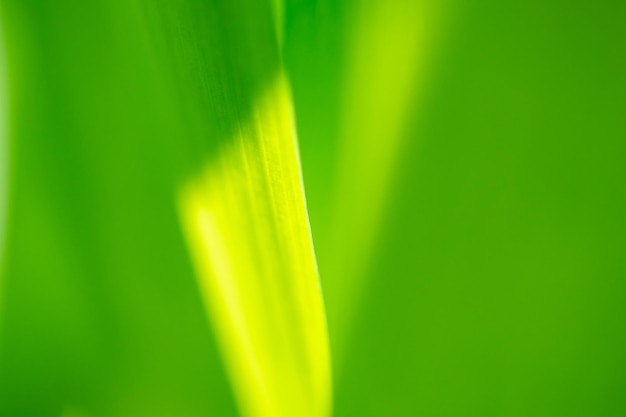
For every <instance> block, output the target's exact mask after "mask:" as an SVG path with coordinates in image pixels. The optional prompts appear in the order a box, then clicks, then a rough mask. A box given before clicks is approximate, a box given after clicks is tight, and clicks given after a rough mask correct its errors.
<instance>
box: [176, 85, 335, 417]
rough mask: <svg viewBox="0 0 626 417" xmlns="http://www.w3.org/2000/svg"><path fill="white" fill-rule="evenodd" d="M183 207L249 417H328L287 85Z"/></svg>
mask: <svg viewBox="0 0 626 417" xmlns="http://www.w3.org/2000/svg"><path fill="white" fill-rule="evenodd" d="M180 205H181V215H182V217H183V221H184V222H185V224H186V230H187V236H188V241H189V244H190V248H191V250H192V252H193V254H194V255H195V263H196V268H197V271H198V272H197V273H198V279H199V283H200V287H201V289H202V292H203V295H204V298H205V304H206V306H207V309H208V311H209V313H210V315H211V318H212V319H213V323H214V327H215V328H216V329H217V331H218V334H219V336H220V342H221V346H222V354H223V355H224V356H225V358H226V362H227V365H228V369H229V373H230V377H231V381H232V383H233V385H234V387H235V390H236V394H237V397H238V399H239V403H240V408H241V410H242V413H243V415H245V416H249V417H288V416H303V417H305V416H311V417H325V416H327V415H329V404H330V388H331V384H330V358H329V352H328V339H327V331H326V323H325V316H324V308H323V303H322V298H321V292H320V288H319V281H318V275H317V266H316V263H315V257H314V253H313V247H312V243H311V236H310V229H309V224H308V219H307V215H306V208H305V201H304V190H303V187H302V181H301V175H300V166H299V156H298V152H297V144H296V138H295V130H294V120H293V112H292V109H291V99H290V96H289V93H288V91H287V88H286V83H285V80H284V79H283V78H282V77H280V76H279V77H278V79H277V80H276V81H275V83H274V84H273V85H271V86H270V87H269V89H268V91H267V92H265V93H264V94H263V95H262V96H261V97H260V98H259V100H258V101H257V103H256V104H255V106H254V107H253V112H252V116H251V120H249V121H244V122H242V125H241V126H240V127H239V128H238V129H237V131H236V132H235V135H234V137H233V138H232V141H231V142H230V143H228V144H227V145H226V146H225V147H224V148H223V149H222V151H221V153H220V155H219V156H218V157H217V158H216V159H215V160H210V161H208V163H207V168H206V170H205V171H204V172H202V173H201V174H200V175H199V176H198V177H197V178H195V179H193V180H192V182H191V183H190V184H189V185H188V187H187V188H185V189H184V190H183V193H182V196H181V202H180Z"/></svg>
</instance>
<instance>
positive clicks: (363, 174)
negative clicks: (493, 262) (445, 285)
mask: <svg viewBox="0 0 626 417" xmlns="http://www.w3.org/2000/svg"><path fill="white" fill-rule="evenodd" d="M357 4H358V7H357V10H358V11H357V13H356V14H355V17H354V20H353V24H352V25H351V29H350V30H349V34H348V36H347V40H346V42H347V45H346V50H347V51H349V52H348V54H347V65H346V69H345V73H344V76H343V80H344V87H343V92H342V100H341V102H342V105H341V109H340V110H341V114H342V117H341V120H342V122H341V125H340V126H339V139H340V146H339V155H338V164H337V172H336V175H337V185H336V187H335V194H334V196H333V207H334V208H333V212H332V214H331V224H332V227H331V236H330V239H331V242H330V246H329V250H327V252H326V254H327V257H328V258H330V262H329V265H330V269H329V270H328V275H327V276H325V277H324V278H325V280H324V283H325V285H327V286H328V292H327V294H328V296H329V297H333V298H332V300H329V304H332V306H333V307H335V311H332V312H331V313H334V314H332V315H331V319H332V326H333V329H332V330H333V337H335V342H334V346H335V347H339V350H340V351H341V350H343V349H342V348H341V346H342V345H343V339H344V338H345V337H346V332H349V327H350V325H349V323H350V321H351V317H352V315H353V314H354V312H353V310H354V308H355V306H356V305H357V304H358V299H359V294H360V292H361V287H362V285H363V283H362V281H363V278H364V275H365V274H366V272H367V270H368V268H369V266H370V265H369V262H368V259H369V258H370V256H371V251H372V246H373V245H374V243H375V241H376V236H377V232H378V224H379V222H380V217H381V216H382V215H383V214H384V207H385V205H386V203H385V202H386V200H387V197H388V194H389V190H390V188H391V186H392V179H393V176H394V169H395V168H396V167H397V165H398V164H397V161H398V155H399V153H400V152H401V151H402V148H403V142H404V140H405V138H406V137H407V129H408V127H409V124H410V123H411V122H412V121H411V120H409V112H411V111H412V110H413V108H414V106H416V105H418V104H419V100H420V97H421V96H422V94H423V90H424V84H425V81H426V80H427V72H428V70H429V66H430V65H431V64H432V56H431V55H432V52H433V48H434V46H435V44H436V41H437V36H438V34H439V31H440V21H441V18H442V16H443V12H444V3H442V2H433V1H431V0H417V1H413V0H409V1H407V0H392V1H387V0H377V1H373V2H365V1H361V2H358V3H357ZM336 353H338V354H339V355H341V352H336Z"/></svg>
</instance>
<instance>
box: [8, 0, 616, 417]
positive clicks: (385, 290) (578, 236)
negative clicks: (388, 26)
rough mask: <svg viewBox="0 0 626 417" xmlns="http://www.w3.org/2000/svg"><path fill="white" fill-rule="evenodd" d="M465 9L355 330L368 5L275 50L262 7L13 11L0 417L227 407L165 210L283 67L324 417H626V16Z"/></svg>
mask: <svg viewBox="0 0 626 417" xmlns="http://www.w3.org/2000/svg"><path fill="white" fill-rule="evenodd" d="M451 3H452V4H453V6H451V7H450V8H451V10H452V11H451V12H450V14H449V15H448V17H447V19H448V20H447V23H446V25H445V29H444V30H442V32H443V35H442V36H441V40H440V41H439V42H438V44H437V47H436V52H435V53H433V54H432V56H430V59H431V60H432V62H430V63H429V64H430V67H431V68H432V69H431V71H429V73H428V79H427V82H426V84H425V85H426V87H427V88H426V89H425V90H424V91H422V92H421V94H420V97H419V100H417V98H416V101H415V103H412V107H411V109H410V110H409V113H408V114H409V116H410V117H409V118H408V125H407V126H406V129H405V130H404V132H405V133H404V135H405V136H406V137H405V138H404V140H403V145H402V149H401V151H400V152H399V154H398V157H397V159H396V161H395V165H394V174H393V177H392V181H391V182H390V184H389V190H388V192H387V201H386V202H385V206H384V210H383V214H382V216H381V218H380V220H379V225H378V228H377V234H376V239H375V242H374V244H373V247H372V249H371V251H370V253H368V254H367V257H366V258H367V262H366V265H364V269H363V270H364V271H366V272H365V274H364V276H363V277H361V279H362V281H363V286H362V292H361V294H360V296H359V297H358V301H357V302H356V304H355V306H354V311H355V312H354V314H353V316H352V317H353V319H352V320H351V321H350V325H349V327H347V328H345V329H344V328H339V327H337V326H335V323H337V321H338V320H339V319H338V317H339V315H340V314H341V311H342V310H341V309H342V306H341V300H342V294H341V293H333V292H332V291H334V290H333V288H337V287H335V286H333V283H329V280H330V279H331V278H332V279H340V278H338V277H336V276H333V275H332V274H331V273H330V272H329V273H326V272H325V271H332V269H333V268H334V267H335V265H333V262H337V259H341V254H338V255H337V254H332V255H333V256H331V254H329V251H330V250H331V249H329V248H334V246H332V242H331V241H330V237H329V236H330V235H331V231H330V228H331V227H332V223H331V221H330V219H329V218H330V214H329V213H330V212H331V211H332V209H333V204H334V201H333V200H332V195H333V194H332V192H330V191H331V190H333V187H335V186H336V180H337V172H338V171H339V168H338V164H339V163H341V161H342V160H341V159H340V158H339V156H338V154H339V149H340V147H341V140H342V138H341V137H340V129H339V125H340V122H341V121H340V117H341V109H340V107H341V105H340V102H341V94H342V91H343V90H342V88H343V86H344V84H345V79H344V78H343V77H344V74H345V72H344V69H345V67H346V65H347V63H346V60H347V58H346V57H347V56H349V46H350V44H349V42H348V40H347V39H348V35H347V33H348V32H349V28H350V25H351V24H352V23H351V22H353V20H354V19H355V16H357V15H358V10H359V8H360V7H368V3H367V2H363V3H361V2H357V1H348V0H345V1H335V2H332V1H321V0H320V1H308V0H307V1H305V0H291V1H289V0H287V1H285V4H284V10H285V16H284V28H283V29H284V33H283V36H282V40H283V44H282V47H281V46H279V43H278V42H277V40H276V36H275V33H274V24H273V22H272V16H273V14H272V13H273V12H272V9H271V7H272V5H270V4H269V3H268V4H266V3H265V2H262V1H260V0H246V1H240V2H232V1H228V0H223V1H221V0H184V1H175V0H158V1H147V0H146V1H141V0H92V1H89V2H86V1H78V0H76V1H70V0H66V1H58V0H57V1H53V0H2V1H1V2H0V4H1V8H0V17H1V18H2V30H3V39H4V54H5V67H6V69H5V71H4V72H5V74H6V80H5V82H4V85H5V91H4V92H3V94H4V96H5V101H6V102H7V108H8V110H7V111H8V113H7V116H6V117H5V119H6V126H4V127H3V128H4V130H5V134H6V136H7V141H6V143H5V144H4V146H5V151H6V152H8V165H7V164H5V166H3V167H2V168H3V171H4V173H5V174H8V194H7V198H5V199H2V200H0V201H3V202H4V203H3V204H8V205H7V207H6V209H7V211H8V215H7V219H8V220H7V223H6V236H5V247H4V253H3V254H2V258H1V261H2V278H1V291H0V299H1V304H0V306H1V308H2V310H1V312H0V415H1V416H7V417H9V416H11V417H12V416H62V415H65V416H72V415H78V416H80V415H85V416H94V417H99V416H143V415H145V416H212V415H215V416H230V415H233V416H234V415H237V412H236V408H235V403H234V400H233V396H232V393H231V391H230V387H229V385H228V382H227V380H226V377H225V374H224V370H223V368H222V363H221V359H220V357H219V352H218V351H217V347H216V343H215V340H214V336H213V333H212V331H211V328H210V326H209V322H208V320H207V319H206V317H205V312H204V310H203V308H202V304H201V301H200V296H199V294H198V290H197V286H196V282H195V277H194V276H193V273H192V269H191V265H190V260H189V255H188V254H187V249H186V247H185V245H184V242H183V238H182V235H181V231H180V225H179V220H178V218H177V213H176V193H177V190H178V189H179V187H180V185H181V184H182V183H183V182H184V181H185V180H186V179H188V178H189V176H191V175H193V174H194V173H195V172H196V171H197V169H198V168H199V167H200V166H201V164H203V163H204V162H205V161H206V160H207V159H209V158H210V157H211V155H213V154H214V153H215V152H216V151H217V149H219V147H220V145H221V144H222V143H224V141H225V140H226V138H228V137H229V133H230V132H231V131H232V129H233V126H235V125H236V124H237V123H238V121H239V120H242V119H243V118H245V117H246V115H247V113H248V112H249V111H250V106H251V105H252V104H251V103H252V102H253V100H254V98H255V97H257V95H258V94H259V92H260V91H262V90H263V88H264V86H265V85H266V83H267V82H268V81H269V80H270V79H271V78H272V76H273V75H275V74H276V73H277V72H278V71H280V68H281V67H283V66H284V67H285V68H286V69H287V72H288V74H289V76H290V78H291V81H292V88H293V95H294V103H295V109H296V115H297V122H298V134H299V139H300V150H301V157H302V164H303V173H304V184H305V190H306V193H307V199H308V204H309V214H310V218H311V225H312V231H313V238H314V243H315V246H316V250H317V254H318V262H319V267H320V276H321V280H322V288H323V290H324V292H325V296H326V299H327V311H328V320H329V327H330V336H331V347H332V348H333V353H334V354H335V357H334V367H333V373H334V376H335V378H334V397H335V398H334V415H335V416H337V417H341V416H621V415H626V354H625V352H626V330H624V329H626V311H625V310H626V283H625V279H626V186H625V184H626V46H625V45H626V24H625V23H624V22H626V3H623V2H619V1H609V0H600V1H590V0H589V1H568V2H565V1H557V0H551V1H539V0H530V1H524V2H520V1H488V0H476V1H457V2H451ZM398 4H399V6H398V7H401V2H399V3H398ZM381 36H384V34H381ZM393 50H396V51H400V53H401V51H402V46H401V45H400V46H398V45H395V46H394V48H393ZM383 58H384V57H383ZM372 59H380V57H372ZM363 88H364V89H367V86H363ZM418 101H419V102H418ZM380 105H381V106H385V105H386V103H384V102H381V103H380ZM365 122H367V121H364V123H365ZM381 140H385V139H384V138H381ZM357 151H358V150H356V149H355V152H357ZM373 175H375V173H374V174H373ZM355 187H367V183H360V184H355ZM351 209H354V210H358V209H359V208H358V207H353V208H351ZM333 250H334V249H333ZM336 291H339V290H336ZM338 340H345V345H341V347H338V343H339V342H338ZM338 352H341V354H339V353H338Z"/></svg>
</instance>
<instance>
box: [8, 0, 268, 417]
mask: <svg viewBox="0 0 626 417" xmlns="http://www.w3.org/2000/svg"><path fill="white" fill-rule="evenodd" d="M0 11H1V15H0V17H1V18H2V22H3V29H4V33H5V40H6V43H5V44H6V52H7V63H8V75H7V78H8V83H9V86H10V91H9V116H8V117H9V125H10V132H9V136H10V141H11V155H10V157H11V165H12V175H11V178H10V181H11V184H10V185H11V187H10V190H11V196H10V197H11V212H10V213H9V216H10V219H9V224H8V229H7V244H6V268H5V271H4V272H5V273H4V276H3V281H4V291H3V298H4V303H3V311H2V316H3V323H2V335H1V338H2V350H1V351H0V415H3V416H4V415H7V416H9V415H11V416H12V415H19V416H37V417H39V416H58V415H61V414H62V412H64V410H79V411H80V412H84V413H85V414H87V415H90V416H91V415H93V416H98V417H105V416H116V417H123V416H133V417H137V416H144V415H145V416H154V415H177V416H206V415H220V416H232V415H235V414H236V413H237V411H236V405H235V402H234V401H233V397H232V396H231V394H230V391H231V389H230V387H229V383H228V381H227V378H226V376H225V375H224V372H223V370H222V366H221V363H220V362H221V361H220V356H219V352H218V351H217V349H216V346H214V340H213V336H212V332H211V331H210V325H209V324H208V322H207V320H206V314H205V311H204V309H203V306H202V299H201V297H200V294H199V291H198V289H197V285H196V280H195V277H194V274H193V270H192V266H191V262H190V259H189V258H190V256H189V253H188V251H187V248H186V246H185V243H184V240H183V236H182V233H181V230H180V223H179V221H178V220H179V219H178V215H177V201H176V199H177V196H178V193H179V187H180V186H181V184H182V181H183V180H186V179H188V178H189V175H190V174H191V173H196V172H197V171H198V170H199V169H200V167H201V166H204V164H205V163H206V162H207V161H211V160H217V155H218V153H219V152H221V149H222V148H223V147H227V146H228V143H229V142H230V141H231V139H232V137H233V132H235V128H238V127H239V126H240V123H241V122H242V121H244V120H248V117H249V115H250V114H251V112H252V108H253V106H255V103H256V97H257V94H258V93H259V92H260V91H264V88H265V85H266V83H268V82H270V81H271V80H273V79H275V76H276V74H277V73H278V69H279V66H280V65H279V64H280V61H279V59H278V52H277V41H276V33H275V31H276V28H275V26H274V21H273V18H272V9H271V7H270V5H269V3H268V2H265V1H260V0H246V1H242V2H237V3H236V4H235V3H233V2H231V1H226V0H224V1H222V0H209V1H205V0H185V1H179V0H155V1H148V0H145V1H144V0H92V1H88V2H85V1H82V0H68V1H63V2H57V1H51V0H44V1H41V0H2V1H1V2H0Z"/></svg>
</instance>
